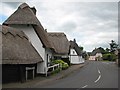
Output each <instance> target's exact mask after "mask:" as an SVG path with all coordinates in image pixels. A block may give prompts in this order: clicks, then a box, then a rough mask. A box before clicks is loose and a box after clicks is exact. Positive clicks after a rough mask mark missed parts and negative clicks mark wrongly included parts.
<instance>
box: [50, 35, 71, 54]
mask: <svg viewBox="0 0 120 90" xmlns="http://www.w3.org/2000/svg"><path fill="white" fill-rule="evenodd" d="M48 38H49V41H50V42H51V45H52V46H53V48H54V51H55V53H57V54H68V53H69V41H68V39H67V37H66V35H65V34H64V33H48Z"/></svg>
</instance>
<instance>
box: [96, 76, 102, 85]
mask: <svg viewBox="0 0 120 90" xmlns="http://www.w3.org/2000/svg"><path fill="white" fill-rule="evenodd" d="M100 78H101V75H99V77H98V79H97V80H95V83H96V82H98V81H99V80H100Z"/></svg>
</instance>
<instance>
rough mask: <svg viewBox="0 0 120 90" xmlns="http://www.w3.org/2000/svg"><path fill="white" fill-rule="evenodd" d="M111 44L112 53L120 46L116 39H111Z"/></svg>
mask: <svg viewBox="0 0 120 90" xmlns="http://www.w3.org/2000/svg"><path fill="white" fill-rule="evenodd" d="M109 45H110V52H112V53H113V52H114V51H115V50H116V49H117V48H118V44H117V43H116V42H115V41H114V40H111V42H110V44H109Z"/></svg>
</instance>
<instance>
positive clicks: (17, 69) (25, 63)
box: [0, 25, 43, 83]
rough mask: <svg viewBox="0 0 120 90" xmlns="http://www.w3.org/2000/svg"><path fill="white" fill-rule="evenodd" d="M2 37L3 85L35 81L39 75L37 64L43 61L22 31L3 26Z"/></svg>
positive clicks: (0, 33) (0, 34) (0, 32)
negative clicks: (37, 74)
mask: <svg viewBox="0 0 120 90" xmlns="http://www.w3.org/2000/svg"><path fill="white" fill-rule="evenodd" d="M0 28H2V31H0V36H2V37H1V38H2V83H8V82H16V81H21V82H23V81H25V80H27V79H33V78H34V77H35V76H36V73H37V63H42V62H43V59H42V57H41V56H40V55H39V54H38V52H37V51H36V49H35V48H34V47H33V46H32V44H31V43H30V42H29V39H28V37H27V36H26V35H25V34H24V33H23V32H22V31H20V30H16V29H15V28H11V27H8V26H4V25H3V26H1V25H0Z"/></svg>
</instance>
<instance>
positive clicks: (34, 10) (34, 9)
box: [31, 7, 37, 15]
mask: <svg viewBox="0 0 120 90" xmlns="http://www.w3.org/2000/svg"><path fill="white" fill-rule="evenodd" d="M31 10H32V11H33V13H34V14H35V15H36V12H37V10H36V8H35V7H32V8H31Z"/></svg>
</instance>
